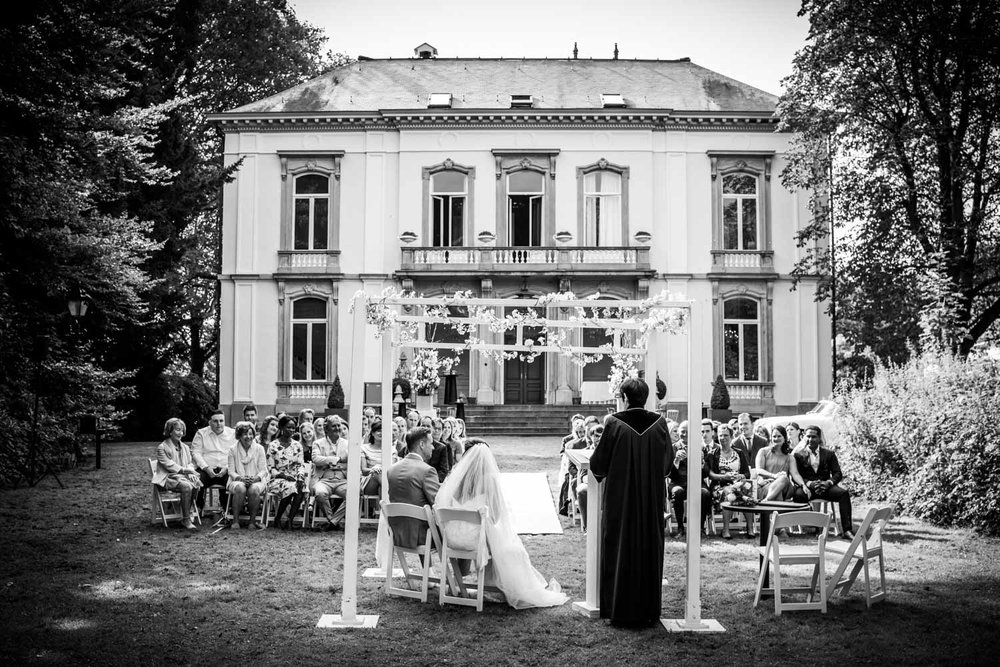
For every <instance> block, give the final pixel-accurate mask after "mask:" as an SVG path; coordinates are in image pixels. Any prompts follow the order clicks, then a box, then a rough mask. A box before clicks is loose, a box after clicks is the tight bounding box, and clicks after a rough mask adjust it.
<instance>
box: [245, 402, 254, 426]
mask: <svg viewBox="0 0 1000 667" xmlns="http://www.w3.org/2000/svg"><path fill="white" fill-rule="evenodd" d="M243 421H245V422H250V423H251V424H253V427H254V430H257V406H256V405H254V404H253V403H249V404H247V405H245V406H243Z"/></svg>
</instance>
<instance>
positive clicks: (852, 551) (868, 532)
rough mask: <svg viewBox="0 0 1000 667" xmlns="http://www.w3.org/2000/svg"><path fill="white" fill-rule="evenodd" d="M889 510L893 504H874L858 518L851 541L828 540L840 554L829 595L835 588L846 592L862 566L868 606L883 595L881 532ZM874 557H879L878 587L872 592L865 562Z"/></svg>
mask: <svg viewBox="0 0 1000 667" xmlns="http://www.w3.org/2000/svg"><path fill="white" fill-rule="evenodd" d="M892 514H893V507H892V506H891V505H888V506H886V507H873V508H871V509H870V510H868V514H867V515H865V519H864V521H862V522H861V526H860V527H859V528H858V532H857V533H855V534H854V539H853V540H851V541H850V542H848V541H847V540H830V541H829V542H827V546H826V548H827V551H828V552H829V553H832V554H836V555H839V556H840V562H839V563H838V564H837V570H836V571H835V573H834V575H833V579H831V580H830V587H829V592H828V595H829V596H830V597H833V595H834V594H836V593H837V592H839V593H840V594H841V595H847V594H848V593H849V592H850V590H851V586H853V585H854V582H855V580H856V579H857V578H858V574H860V573H861V571H862V570H863V571H864V573H865V593H864V595H865V604H866V605H867V606H868V607H869V608H870V607H871V606H872V604H874V603H875V602H881V601H882V600H884V599H885V550H884V545H883V543H882V535H883V533H884V532H885V529H886V526H887V525H888V524H889V519H891V518H892ZM876 558H877V559H878V571H879V581H878V591H877V592H875V593H872V582H871V574H870V573H869V565H868V562H869V561H870V560H872V559H876ZM852 563H853V565H854V567H853V568H851V572H850V574H846V573H847V567H848V565H850V564H852Z"/></svg>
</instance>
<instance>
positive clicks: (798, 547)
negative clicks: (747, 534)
mask: <svg viewBox="0 0 1000 667" xmlns="http://www.w3.org/2000/svg"><path fill="white" fill-rule="evenodd" d="M829 522H830V517H829V515H827V514H823V513H822V512H788V513H785V514H779V513H778V512H774V513H773V514H772V516H771V532H770V534H769V535H768V537H767V546H764V547H758V549H759V550H760V553H761V557H762V559H763V560H762V562H761V566H760V575H759V576H758V577H757V594H756V595H755V596H754V599H753V606H754V607H756V606H757V604H758V603H759V602H760V598H761V594H763V593H773V595H774V614H775V616H780V615H781V612H782V611H783V610H786V611H801V610H806V609H819V610H820V611H821V612H823V613H824V614H825V613H826V581H825V576H826V562H825V557H826V527H827V524H828V523H829ZM791 526H810V527H814V528H822V529H823V530H820V531H819V534H818V535H817V537H816V541H815V542H812V540H808V541H806V542H805V543H802V542H801V541H799V542H796V543H794V544H790V543H789V542H788V540H782V539H781V538H780V536H779V535H778V531H780V530H781V529H782V528H789V527H791ZM782 565H812V567H813V571H812V580H811V583H810V586H809V587H808V588H806V587H802V586H798V587H792V586H782V573H781V566H782ZM769 569H770V571H771V581H772V582H773V588H772V589H765V588H764V579H765V577H766V573H767V571H768V570H769ZM817 591H818V592H819V601H816V600H815V597H816V593H817ZM799 594H804V595H806V596H808V597H807V600H806V601H805V602H785V601H784V600H783V599H782V596H783V595H799Z"/></svg>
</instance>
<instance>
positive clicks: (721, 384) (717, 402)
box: [708, 375, 729, 410]
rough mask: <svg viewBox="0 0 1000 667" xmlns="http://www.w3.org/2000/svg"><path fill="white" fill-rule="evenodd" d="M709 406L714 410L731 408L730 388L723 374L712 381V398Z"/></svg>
mask: <svg viewBox="0 0 1000 667" xmlns="http://www.w3.org/2000/svg"><path fill="white" fill-rule="evenodd" d="M708 406H709V407H710V408H712V409H713V410H728V409H729V389H728V388H727V387H726V381H725V380H724V379H723V378H722V376H721V375H719V376H717V377H716V378H715V382H713V383H712V398H711V399H710V400H709V403H708Z"/></svg>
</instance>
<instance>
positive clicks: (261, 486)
mask: <svg viewBox="0 0 1000 667" xmlns="http://www.w3.org/2000/svg"><path fill="white" fill-rule="evenodd" d="M254 435H255V433H254V428H253V424H251V423H250V422H240V423H239V424H237V425H236V445H235V446H234V447H233V448H232V449H230V450H229V486H228V487H227V489H228V491H229V493H231V494H232V497H231V499H230V501H229V509H230V510H231V511H232V513H233V524H232V528H233V530H239V529H240V512H241V511H242V510H243V504H244V503H246V504H247V506H248V507H247V511H248V512H249V514H250V522H249V526H252V527H253V528H257V529H261V528H263V527H264V526H262V525H261V524H260V522H259V521H258V520H257V516H258V512H259V511H260V501H261V498H263V496H264V491H265V489H266V488H267V458H266V455H265V454H264V448H263V447H261V446H260V445H258V444H257V443H256V442H254Z"/></svg>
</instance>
